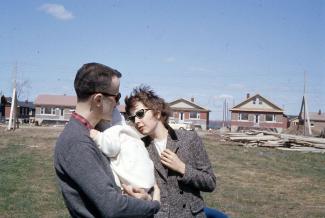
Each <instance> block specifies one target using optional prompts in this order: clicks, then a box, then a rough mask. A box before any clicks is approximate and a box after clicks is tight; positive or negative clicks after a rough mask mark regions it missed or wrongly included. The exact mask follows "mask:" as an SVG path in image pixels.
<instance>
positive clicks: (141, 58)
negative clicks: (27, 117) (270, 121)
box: [0, 0, 325, 120]
mask: <svg viewBox="0 0 325 218" xmlns="http://www.w3.org/2000/svg"><path fill="white" fill-rule="evenodd" d="M0 9H1V13H0V26H1V28H0V94H1V93H2V94H4V95H6V96H11V95H12V87H13V86H12V84H13V83H12V81H13V75H14V73H13V72H16V80H17V82H18V83H20V84H21V83H24V82H25V85H23V86H22V87H23V90H22V92H21V94H20V96H19V100H25V99H28V100H29V101H34V100H35V98H36V96H37V95H40V94H60V95H63V94H66V95H75V92H74V89H73V80H74V77H75V74H76V72H77V70H78V69H79V68H80V67H81V66H82V65H83V64H85V63H88V62H98V63H102V64H105V65H108V66H110V67H112V68H115V69H117V70H119V71H120V72H121V73H122V75H123V76H122V79H121V87H120V91H121V93H122V96H123V97H124V96H125V95H128V94H129V93H130V92H131V91H132V89H133V88H134V87H136V86H139V85H141V84H145V85H149V86H151V87H152V88H153V89H154V90H155V91H156V93H157V94H158V95H159V96H161V97H163V98H164V99H165V100H166V101H167V102H171V101H173V100H176V99H179V98H184V99H188V100H189V99H190V98H192V97H194V99H195V103H197V104H198V105H200V106H202V107H204V108H207V109H209V110H211V113H210V119H212V120H216V119H218V120H220V119H222V116H223V102H224V100H225V99H226V100H227V102H228V105H229V107H232V106H233V105H236V104H238V103H240V102H241V101H243V100H244V99H245V98H246V94H247V93H250V95H251V96H252V95H254V94H257V93H258V94H260V95H262V96H263V97H265V98H267V99H268V100H270V101H271V102H273V103H274V104H276V105H277V106H279V107H281V108H283V109H284V111H285V114H288V115H297V114H298V113H299V111H300V106H301V101H302V96H303V95H304V84H306V92H305V93H306V97H307V101H308V106H309V111H315V112H316V111H318V110H319V109H321V110H322V111H325V43H324V42H325V1H323V0H156V1H152V0H137V1H134V0H114V1H113V0H106V1H104V0H103V1H99V0H92V1H90V0H89V1H88V0H87V1H86V0H69V1H41V0H29V1H28V0H26V1H21V0H3V1H1V5H0ZM304 75H305V76H304ZM304 78H306V79H304ZM304 81H306V83H304Z"/></svg>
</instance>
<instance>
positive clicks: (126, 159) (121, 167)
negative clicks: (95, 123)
mask: <svg viewBox="0 0 325 218" xmlns="http://www.w3.org/2000/svg"><path fill="white" fill-rule="evenodd" d="M95 142H96V143H97V145H98V147H99V149H101V150H102V152H103V153H104V154H105V155H106V156H107V157H109V158H110V160H111V168H112V171H113V173H114V177H115V182H116V184H117V185H118V186H120V187H121V183H122V184H126V185H131V186H133V187H138V188H143V189H146V190H149V189H150V188H151V187H153V185H154V183H155V177H154V165H153V162H152V161H151V159H150V157H149V154H148V151H147V149H146V148H145V146H144V143H143V141H142V140H141V139H140V137H139V134H138V133H137V132H136V130H135V129H133V128H132V127H131V126H129V125H127V124H125V123H124V124H120V125H115V126H112V127H110V128H108V129H106V130H105V131H104V132H100V133H99V134H98V135H97V137H96V138H95Z"/></svg>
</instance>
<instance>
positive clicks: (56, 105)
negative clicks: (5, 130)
mask: <svg viewBox="0 0 325 218" xmlns="http://www.w3.org/2000/svg"><path fill="white" fill-rule="evenodd" d="M76 105H77V96H67V95H39V96H37V97H36V99H35V109H36V113H35V122H37V123H38V124H39V125H42V124H65V123H67V122H68V121H69V119H70V117H71V114H72V112H73V111H75V109H76ZM118 109H119V111H120V112H121V113H122V114H123V115H124V116H125V106H124V105H119V106H118Z"/></svg>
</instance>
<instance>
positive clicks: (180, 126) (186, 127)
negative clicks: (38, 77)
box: [168, 120, 194, 130]
mask: <svg viewBox="0 0 325 218" xmlns="http://www.w3.org/2000/svg"><path fill="white" fill-rule="evenodd" d="M168 125H169V126H170V127H171V128H173V129H183V130H194V127H193V125H192V123H191V122H183V123H177V122H176V121H175V120H170V121H169V122H168Z"/></svg>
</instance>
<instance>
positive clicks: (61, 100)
mask: <svg viewBox="0 0 325 218" xmlns="http://www.w3.org/2000/svg"><path fill="white" fill-rule="evenodd" d="M76 104H77V97H76V96H67V95H38V96H37V97H36V99H35V102H34V105H35V122H36V123H37V124H39V125H41V124H65V123H66V122H68V121H69V119H70V116H71V113H72V112H73V111H74V110H75V108H76Z"/></svg>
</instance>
